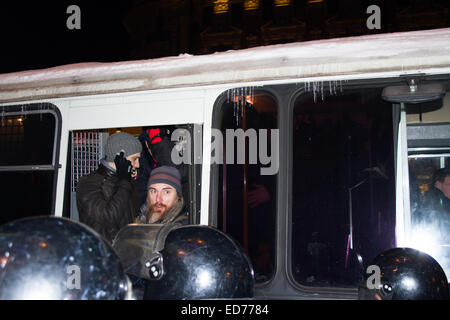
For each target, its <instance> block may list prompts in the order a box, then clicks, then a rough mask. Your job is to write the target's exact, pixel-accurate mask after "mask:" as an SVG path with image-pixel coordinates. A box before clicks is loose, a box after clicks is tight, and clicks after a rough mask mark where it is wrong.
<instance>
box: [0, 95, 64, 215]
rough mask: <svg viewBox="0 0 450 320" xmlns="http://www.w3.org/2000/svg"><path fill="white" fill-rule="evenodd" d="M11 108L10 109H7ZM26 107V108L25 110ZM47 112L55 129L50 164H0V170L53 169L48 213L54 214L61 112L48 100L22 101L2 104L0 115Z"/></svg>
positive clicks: (59, 165)
mask: <svg viewBox="0 0 450 320" xmlns="http://www.w3.org/2000/svg"><path fill="white" fill-rule="evenodd" d="M9 109H11V111H7V110H9ZM25 109H26V110H25ZM44 113H49V114H52V115H53V116H54V117H55V129H54V138H53V139H54V140H53V152H52V163H51V164H44V165H42V164H31V165H18V166H14V165H6V166H0V172H17V171H54V175H53V188H52V191H51V193H52V204H51V207H50V208H51V212H50V213H49V215H55V207H56V194H57V182H58V172H59V169H60V168H61V167H62V166H61V164H59V155H60V144H61V127H62V116H61V112H60V110H59V109H58V107H57V106H56V105H54V104H53V103H49V102H44V103H29V104H27V103H24V104H14V105H7V106H5V105H4V106H2V113H1V116H2V117H3V116H18V115H19V116H20V115H24V116H26V115H30V114H44Z"/></svg>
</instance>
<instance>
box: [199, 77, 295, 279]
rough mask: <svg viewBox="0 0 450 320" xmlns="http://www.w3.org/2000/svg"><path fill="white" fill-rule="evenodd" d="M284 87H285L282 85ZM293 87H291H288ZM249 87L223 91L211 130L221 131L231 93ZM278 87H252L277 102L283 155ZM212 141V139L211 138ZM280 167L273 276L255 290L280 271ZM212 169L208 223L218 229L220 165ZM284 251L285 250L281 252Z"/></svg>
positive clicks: (276, 195)
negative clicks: (224, 111)
mask: <svg viewBox="0 0 450 320" xmlns="http://www.w3.org/2000/svg"><path fill="white" fill-rule="evenodd" d="M282 86H284V85H282ZM288 86H291V85H288ZM248 87H249V86H234V87H231V88H229V89H226V90H225V91H223V92H222V93H221V94H220V95H219V97H218V98H217V99H216V101H215V102H214V106H213V111H212V121H211V128H212V129H220V127H221V123H222V122H221V120H222V113H223V108H222V107H223V105H224V103H225V102H226V100H227V99H228V97H229V95H230V94H231V92H232V91H233V90H236V92H237V93H238V92H240V90H239V89H241V88H248ZM277 87H278V86H277V85H274V86H272V85H269V86H267V87H266V86H263V87H256V86H255V87H253V86H251V88H252V90H253V92H254V93H255V94H256V93H258V94H260V93H263V94H267V95H269V96H270V97H271V98H272V99H273V101H274V102H275V105H276V107H277V114H278V119H277V127H278V130H279V141H280V149H279V154H283V151H282V150H283V149H282V144H283V141H284V140H285V139H283V133H282V132H284V129H283V128H281V126H280V119H281V112H283V111H282V110H283V108H282V107H281V106H282V104H281V102H280V101H281V100H280V95H279V94H278V93H277V90H273V88H277ZM238 90H239V91H238ZM210 138H211V139H212V137H210ZM278 164H279V167H278V174H277V175H278V176H277V178H276V180H275V188H276V192H275V199H276V205H275V208H276V212H275V219H274V220H275V225H274V228H275V229H274V239H273V240H274V252H273V254H274V269H273V274H272V276H271V277H270V279H268V280H266V281H263V282H257V283H256V282H255V288H263V287H267V286H269V284H271V283H272V282H273V281H275V279H276V276H277V273H278V269H279V259H278V256H279V253H278V251H279V250H280V246H283V245H284V244H283V243H284V241H283V239H280V238H279V236H280V235H279V232H278V227H279V226H282V225H283V223H282V222H281V221H280V220H279V217H280V214H279V212H280V205H281V206H282V204H280V198H281V197H282V194H283V193H282V192H280V187H281V186H282V183H281V181H282V180H281V179H280V177H281V176H282V175H283V174H284V171H285V170H283V168H282V161H279V163H278ZM210 166H211V169H210V193H209V216H208V221H209V225H211V226H213V227H215V228H217V227H218V215H219V210H218V206H219V201H218V199H219V165H218V164H212V163H211V164H210ZM281 251H283V250H281Z"/></svg>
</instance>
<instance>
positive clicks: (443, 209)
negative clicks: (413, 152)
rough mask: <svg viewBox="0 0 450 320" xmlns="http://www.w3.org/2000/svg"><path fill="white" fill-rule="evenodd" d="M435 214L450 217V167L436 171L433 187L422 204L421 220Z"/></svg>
mask: <svg viewBox="0 0 450 320" xmlns="http://www.w3.org/2000/svg"><path fill="white" fill-rule="evenodd" d="M433 214H438V215H439V216H448V215H450V167H447V168H441V169H438V170H436V171H435V173H434V174H433V180H432V186H431V188H430V190H429V191H428V192H427V193H425V196H424V198H423V200H422V202H421V204H420V215H421V216H420V219H426V218H427V217H428V218H430V215H433Z"/></svg>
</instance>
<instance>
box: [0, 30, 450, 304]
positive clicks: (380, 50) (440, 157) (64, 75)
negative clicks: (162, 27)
mask: <svg viewBox="0 0 450 320" xmlns="http://www.w3.org/2000/svg"><path fill="white" fill-rule="evenodd" d="M87 50H88V49H87ZM449 88H450V29H437V30H427V31H415V32H405V33H391V34H380V35H370V36H362V37H348V38H340V39H329V40H320V41H311V42H301V43H291V44H281V45H273V46H266V47H257V48H251V49H245V50H236V51H227V52H221V53H215V54H210V55H204V56H192V55H188V54H185V55H179V56H175V57H166V58H159V59H152V60H141V61H127V62H117V63H95V62H93V63H80V64H73V65H65V66H59V67H54V68H49V69H44V70H30V71H23V72H16V73H10V74H2V75H0V113H1V115H0V137H1V138H0V157H1V162H0V177H1V179H0V181H1V183H0V185H1V187H0V194H1V203H2V210H1V215H0V220H1V221H0V222H1V223H5V222H7V221H10V220H13V219H17V218H21V217H25V216H34V215H48V214H51V215H55V216H63V217H67V218H71V219H75V220H77V219H78V215H77V209H76V201H74V200H75V190H76V184H77V181H78V179H79V177H80V176H82V175H85V174H88V173H89V172H91V171H93V170H95V169H96V167H97V165H98V162H99V160H100V159H101V157H102V147H103V143H104V141H105V140H106V138H107V137H108V135H110V134H112V133H114V132H116V131H117V130H122V131H126V132H130V133H132V134H134V135H136V136H138V135H139V134H140V133H141V131H142V128H147V127H155V128H168V129H169V130H171V132H172V133H173V132H175V131H176V132H177V133H180V132H181V133H182V134H181V135H179V134H178V135H177V137H176V139H177V141H179V142H181V143H179V146H181V147H182V149H180V150H179V152H180V155H182V157H183V159H184V164H183V165H185V166H187V168H188V172H189V174H188V176H189V192H188V193H187V194H185V195H184V196H185V202H186V203H187V204H188V207H189V220H190V223H191V224H202V225H211V226H215V227H217V228H218V229H220V230H223V231H224V232H226V233H228V234H230V235H231V236H232V237H233V238H234V239H236V240H237V241H238V242H240V243H241V244H242V246H243V247H244V248H245V250H246V251H247V253H248V255H249V257H250V259H251V262H252V264H253V267H254V270H255V279H256V288H255V297H263V298H285V299H302V298H308V299H313V298H314V299H315V298H318V299H322V298H326V299H334V298H338V299H355V298H356V297H357V294H358V288H357V286H358V281H359V280H360V277H361V274H363V273H364V272H365V266H367V265H368V264H369V263H370V260H371V259H373V258H374V257H375V256H376V255H377V254H378V253H380V252H382V251H383V250H386V249H389V248H392V247H402V246H412V247H416V248H418V249H421V250H423V251H425V252H428V253H430V254H431V255H432V256H433V257H434V258H435V259H437V260H438V262H439V263H440V264H441V266H442V267H443V268H444V270H445V271H446V274H447V277H448V278H450V253H449V250H450V248H449V246H450V241H449V233H450V229H449V227H448V224H447V223H448V222H447V220H446V218H445V216H442V217H441V218H437V219H441V220H437V221H435V222H436V223H435V224H433V225H432V226H422V225H421V224H420V223H416V222H415V221H416V220H415V219H414V214H415V212H416V209H417V207H418V206H420V203H421V200H422V198H424V197H426V196H427V193H428V192H429V190H430V189H431V188H432V185H433V183H432V176H433V173H434V172H435V171H436V170H437V169H439V168H444V167H448V166H449V165H450V160H449V159H450V98H449V95H446V94H445V93H446V91H447V90H449ZM175 129H183V130H182V131H180V130H175ZM230 129H231V132H234V133H236V132H241V133H244V135H241V136H239V135H237V136H238V138H237V139H234V137H233V139H232V140H231V145H230V144H227V143H225V142H226V141H229V140H227V139H226V132H227V130H228V131H230ZM239 129H242V131H239ZM264 129H266V130H264ZM218 133H223V137H224V138H223V141H222V142H224V143H223V144H222V145H223V148H222V145H220V144H218V141H219V140H220V139H219V138H218V137H219V136H220V134H218ZM262 133H264V134H262ZM172 137H173V136H172ZM239 137H240V138H239ZM242 137H244V138H242ZM245 137H247V138H245ZM274 137H275V139H274V140H272V138H274ZM239 139H248V144H247V150H250V149H251V148H253V147H254V148H256V146H258V148H256V149H253V150H258V152H257V154H258V157H257V160H256V161H253V162H252V161H250V160H251V159H247V161H245V163H242V162H239V161H233V160H235V157H234V156H235V155H234V154H231V157H230V153H232V152H233V150H237V148H235V146H236V145H238V144H239V143H241V141H238V140H239ZM261 141H263V142H267V144H265V146H266V150H262V148H261V146H262V144H261ZM218 146H220V148H219V147H218ZM262 151H264V152H265V153H264V152H262ZM248 152H249V151H247V154H248ZM227 156H228V157H229V158H227ZM221 159H223V160H227V159H228V160H230V161H221ZM263 169H266V171H264V170H263ZM264 172H265V173H264ZM433 226H434V227H433ZM436 226H437V227H436Z"/></svg>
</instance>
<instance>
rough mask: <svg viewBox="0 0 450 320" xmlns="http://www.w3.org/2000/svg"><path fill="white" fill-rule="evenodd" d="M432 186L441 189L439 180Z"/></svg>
mask: <svg viewBox="0 0 450 320" xmlns="http://www.w3.org/2000/svg"><path fill="white" fill-rule="evenodd" d="M434 187H435V188H436V189H439V190H441V191H442V183H441V182H440V181H439V180H437V181H436V182H435V183H434Z"/></svg>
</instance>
